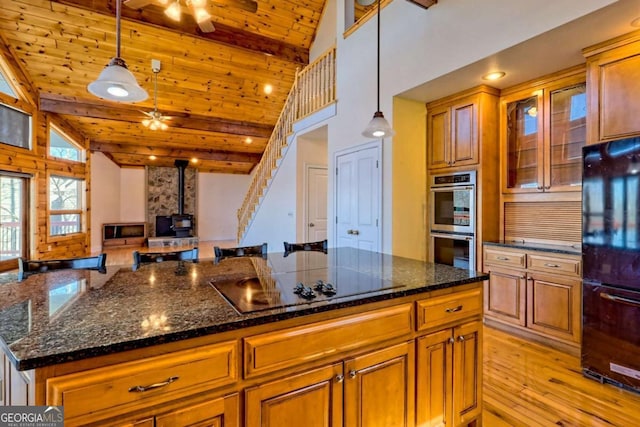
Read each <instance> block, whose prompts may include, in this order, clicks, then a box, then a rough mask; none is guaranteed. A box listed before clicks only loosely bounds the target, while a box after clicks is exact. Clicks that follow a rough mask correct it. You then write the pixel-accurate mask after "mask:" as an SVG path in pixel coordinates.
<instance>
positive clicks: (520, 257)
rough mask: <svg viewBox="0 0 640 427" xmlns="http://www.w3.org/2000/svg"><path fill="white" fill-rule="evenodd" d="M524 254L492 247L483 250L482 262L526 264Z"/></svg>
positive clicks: (521, 265) (488, 263) (519, 265)
mask: <svg viewBox="0 0 640 427" xmlns="http://www.w3.org/2000/svg"><path fill="white" fill-rule="evenodd" d="M526 259H527V257H526V254H525V253H524V252H507V251H500V250H494V249H486V248H485V250H484V263H485V264H487V265H490V264H493V265H504V266H509V267H521V268H525V266H526V262H525V261H526Z"/></svg>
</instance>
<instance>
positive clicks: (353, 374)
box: [349, 369, 358, 379]
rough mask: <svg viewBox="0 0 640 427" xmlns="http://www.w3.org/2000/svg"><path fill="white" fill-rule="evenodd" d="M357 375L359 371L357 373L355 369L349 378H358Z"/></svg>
mask: <svg viewBox="0 0 640 427" xmlns="http://www.w3.org/2000/svg"><path fill="white" fill-rule="evenodd" d="M356 375H358V372H357V371H355V370H353V369H352V370H350V371H349V378H351V379H353V378H355V377H356Z"/></svg>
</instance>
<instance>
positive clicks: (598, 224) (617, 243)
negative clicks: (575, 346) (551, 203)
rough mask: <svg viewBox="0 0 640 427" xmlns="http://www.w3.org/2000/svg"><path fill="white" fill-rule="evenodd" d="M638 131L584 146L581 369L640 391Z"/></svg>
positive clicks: (639, 155)
mask: <svg viewBox="0 0 640 427" xmlns="http://www.w3.org/2000/svg"><path fill="white" fill-rule="evenodd" d="M639 218H640V138H627V139H620V140H616V141H610V142H605V143H601V144H596V145H589V146H586V147H584V149H583V177H582V263H583V298H582V355H581V361H582V370H583V373H584V375H586V376H588V377H591V378H594V379H596V380H598V381H601V382H609V383H612V384H615V385H617V386H621V387H625V388H628V389H631V390H634V391H637V392H640V228H639V226H638V219H639Z"/></svg>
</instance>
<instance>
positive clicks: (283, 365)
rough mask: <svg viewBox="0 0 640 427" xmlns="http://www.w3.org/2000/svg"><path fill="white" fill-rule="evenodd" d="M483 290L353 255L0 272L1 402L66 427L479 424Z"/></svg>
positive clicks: (467, 278)
mask: <svg viewBox="0 0 640 427" xmlns="http://www.w3.org/2000/svg"><path fill="white" fill-rule="evenodd" d="M486 279H488V275H485V274H482V273H476V272H473V271H467V270H461V269H456V268H453V267H449V266H445V265H437V264H429V263H423V262H419V261H415V260H409V259H406V258H400V257H394V256H390V255H383V254H379V253H373V252H368V251H361V250H356V249H350V248H337V249H329V251H328V253H326V254H325V253H322V252H297V253H294V254H289V255H288V256H286V257H285V256H283V254H282V253H279V254H277V253H275V254H268V256H267V257H265V258H262V257H246V258H230V259H224V260H221V261H219V262H214V261H213V260H201V261H200V262H199V263H191V262H180V263H179V262H177V261H169V262H163V263H157V264H148V265H144V266H142V267H140V268H139V269H138V270H137V271H135V272H134V271H132V270H131V267H130V266H124V267H123V266H120V267H118V266H113V267H109V269H108V271H107V274H100V273H98V272H94V271H91V272H89V271H72V270H67V271H56V272H51V273H46V274H39V275H34V276H31V277H29V278H28V279H27V280H25V281H23V282H15V274H11V273H8V274H4V275H0V283H2V284H0V344H1V345H2V351H3V353H2V358H3V361H2V362H3V363H2V369H1V370H0V374H2V376H1V378H0V379H1V380H2V387H3V390H2V392H1V393H0V396H2V400H0V405H22V404H29V405H57V406H63V407H64V416H65V425H67V426H75V425H100V426H189V425H198V426H225V427H230V426H247V427H249V426H256V427H257V426H264V425H269V426H286V427H290V426H304V427H307V426H349V427H351V426H384V427H390V426H414V425H420V426H430V425H442V424H444V422H445V420H446V425H456V426H457V425H469V424H471V425H474V424H476V425H479V424H480V422H481V418H480V416H481V410H482V408H481V405H482V398H481V385H482V365H481V362H482V360H481V359H482V328H481V325H482V320H481V319H482V318H481V316H482V282H483V281H484V280H486ZM319 282H320V283H324V284H332V285H333V286H334V288H335V289H334V290H337V293H335V295H334V294H332V292H329V291H330V289H329V291H327V292H326V293H325V291H326V289H327V288H325V290H324V291H323V289H322V287H320V288H318V287H317V286H316V285H317V284H318V283H319ZM247 283H250V285H248V284H247ZM298 283H302V284H303V285H304V286H308V287H309V288H312V289H313V288H316V289H317V290H315V291H314V292H312V293H313V295H314V296H313V297H311V296H309V298H310V299H309V300H307V299H305V298H303V297H301V296H299V295H298V294H294V293H293V290H294V288H295V286H296V285H297V284H298ZM232 284H233V285H232ZM234 286H235V288H234ZM236 288H237V289H240V291H239V292H237V289H236ZM234 289H235V290H234ZM233 292H236V294H235V297H234V295H231V294H233ZM223 294H225V296H223ZM233 298H236V299H237V301H236V302H234V303H233V304H235V305H233V304H232V302H231V300H233ZM247 302H249V304H247Z"/></svg>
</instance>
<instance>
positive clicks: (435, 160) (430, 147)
mask: <svg viewBox="0 0 640 427" xmlns="http://www.w3.org/2000/svg"><path fill="white" fill-rule="evenodd" d="M450 122H451V118H450V110H449V107H434V108H433V109H432V110H431V111H429V112H428V114H427V153H428V162H429V169H440V168H447V167H449V163H450V161H451V160H450V157H451V156H450V155H449V150H450V148H451V147H450V146H451V128H450V126H451V124H450Z"/></svg>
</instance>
